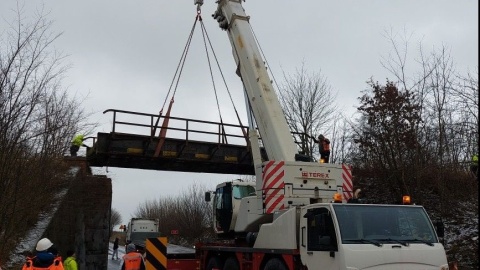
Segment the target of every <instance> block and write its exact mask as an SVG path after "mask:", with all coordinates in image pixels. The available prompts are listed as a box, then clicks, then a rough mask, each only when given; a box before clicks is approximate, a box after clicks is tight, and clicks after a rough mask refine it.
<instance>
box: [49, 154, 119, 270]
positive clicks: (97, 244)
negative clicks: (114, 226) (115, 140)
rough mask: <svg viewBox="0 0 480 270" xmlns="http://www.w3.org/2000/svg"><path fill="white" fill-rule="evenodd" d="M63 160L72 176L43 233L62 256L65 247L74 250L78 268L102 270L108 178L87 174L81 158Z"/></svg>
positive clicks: (105, 260) (109, 188)
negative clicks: (65, 192)
mask: <svg viewBox="0 0 480 270" xmlns="http://www.w3.org/2000/svg"><path fill="white" fill-rule="evenodd" d="M67 161H68V162H69V163H70V164H71V168H72V171H74V175H72V178H73V179H71V184H70V188H69V190H68V192H67V194H66V195H65V197H64V199H63V202H62V204H61V205H60V207H59V208H58V210H57V212H56V213H55V215H54V217H53V218H52V221H51V223H50V224H49V226H48V229H47V230H46V232H45V234H44V235H45V237H48V238H50V240H52V242H53V243H54V244H55V246H57V248H58V250H59V252H60V254H61V255H62V257H63V258H64V259H65V258H66V253H67V251H68V250H74V251H75V253H76V255H77V262H78V266H79V269H85V270H90V269H92V270H93V269H105V270H106V269H107V264H108V245H109V236H110V235H109V234H110V211H111V202H112V181H111V179H109V178H107V177H105V176H103V175H91V174H90V172H91V171H90V168H89V167H88V165H87V163H86V161H85V160H84V159H81V158H76V159H70V160H67Z"/></svg>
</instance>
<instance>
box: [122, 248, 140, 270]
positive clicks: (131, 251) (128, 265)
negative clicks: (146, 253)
mask: <svg viewBox="0 0 480 270" xmlns="http://www.w3.org/2000/svg"><path fill="white" fill-rule="evenodd" d="M121 269H122V270H145V262H144V261H143V256H142V254H140V253H138V252H137V249H136V248H135V244H133V243H130V244H128V245H127V254H125V255H123V263H122V268H121Z"/></svg>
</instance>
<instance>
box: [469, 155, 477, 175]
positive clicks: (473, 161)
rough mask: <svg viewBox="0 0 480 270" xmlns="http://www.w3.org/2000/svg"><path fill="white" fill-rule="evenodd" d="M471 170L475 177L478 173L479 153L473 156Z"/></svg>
mask: <svg viewBox="0 0 480 270" xmlns="http://www.w3.org/2000/svg"><path fill="white" fill-rule="evenodd" d="M470 171H471V172H472V173H473V175H474V176H475V177H477V175H478V155H477V154H475V155H473V157H472V162H471V163H470Z"/></svg>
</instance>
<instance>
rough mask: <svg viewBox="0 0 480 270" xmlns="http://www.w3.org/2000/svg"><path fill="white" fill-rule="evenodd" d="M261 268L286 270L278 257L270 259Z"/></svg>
mask: <svg viewBox="0 0 480 270" xmlns="http://www.w3.org/2000/svg"><path fill="white" fill-rule="evenodd" d="M263 270H288V268H287V267H286V266H285V264H284V263H283V262H282V261H281V260H280V259H278V258H273V259H270V260H269V261H268V262H267V264H266V265H265V268H263Z"/></svg>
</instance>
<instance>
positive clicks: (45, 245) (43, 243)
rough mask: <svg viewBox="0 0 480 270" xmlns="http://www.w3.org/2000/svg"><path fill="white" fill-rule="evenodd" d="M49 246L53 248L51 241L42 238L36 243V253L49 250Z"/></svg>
mask: <svg viewBox="0 0 480 270" xmlns="http://www.w3.org/2000/svg"><path fill="white" fill-rule="evenodd" d="M51 246H53V243H52V241H50V239H48V238H42V239H40V241H38V243H37V248H35V249H36V250H37V251H45V250H47V249H49V248H50V247H51Z"/></svg>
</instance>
